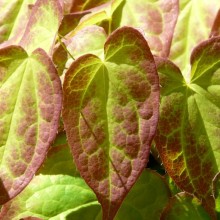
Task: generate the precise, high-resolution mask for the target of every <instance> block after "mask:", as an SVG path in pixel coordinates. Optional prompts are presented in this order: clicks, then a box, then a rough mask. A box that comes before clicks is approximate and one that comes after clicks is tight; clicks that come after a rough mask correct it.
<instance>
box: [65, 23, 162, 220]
mask: <svg viewBox="0 0 220 220" xmlns="http://www.w3.org/2000/svg"><path fill="white" fill-rule="evenodd" d="M104 48H105V60H104V61H102V60H100V59H99V58H98V57H96V56H95V55H84V56H82V57H80V58H79V59H77V60H76V61H75V62H73V64H72V65H71V67H70V69H69V70H68V71H67V73H66V76H65V80H64V91H65V92H64V109H63V119H64V125H65V129H66V131H67V137H68V142H69V144H70V145H71V148H72V153H73V156H74V159H75V162H76V165H77V168H78V169H79V171H80V173H81V175H82V176H83V178H84V179H85V180H86V182H87V183H88V184H89V186H90V187H91V188H92V189H93V190H94V191H95V193H96V195H97V197H98V200H99V201H100V203H101V204H102V208H103V218H104V219H109V220H110V219H113V218H114V216H115V214H116V212H117V210H118V208H119V207H120V205H121V203H122V201H123V199H124V197H125V196H126V194H127V193H128V191H129V190H130V188H131V187H132V186H133V184H134V183H135V181H136V179H137V178H138V176H139V175H140V173H141V171H142V170H143V169H144V167H145V166H146V163H147V160H148V155H149V147H150V144H151V140H152V138H153V136H154V133H155V129H156V124H157V118H158V102H159V100H158V98H159V97H158V96H159V88H158V87H159V86H158V78H157V72H156V68H155V64H154V60H153V57H152V55H151V52H150V49H149V47H148V45H147V42H146V41H145V39H144V37H143V36H142V35H141V34H140V33H139V32H138V31H137V30H136V29H133V28H129V27H123V28H121V29H118V30H117V31H116V32H114V33H113V34H112V35H110V37H109V38H108V40H107V41H106V43H105V47H104Z"/></svg>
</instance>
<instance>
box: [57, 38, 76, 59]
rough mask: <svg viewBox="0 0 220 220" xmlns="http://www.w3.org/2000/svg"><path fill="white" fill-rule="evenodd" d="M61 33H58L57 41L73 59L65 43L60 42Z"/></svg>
mask: <svg viewBox="0 0 220 220" xmlns="http://www.w3.org/2000/svg"><path fill="white" fill-rule="evenodd" d="M61 37H62V36H61V35H60V34H58V41H59V43H60V45H61V46H62V47H63V49H64V50H65V51H66V52H67V53H68V54H69V56H70V57H71V58H72V59H73V60H75V58H74V57H73V55H72V54H71V53H70V52H69V50H68V49H67V48H66V45H65V44H64V43H63V42H62V40H61Z"/></svg>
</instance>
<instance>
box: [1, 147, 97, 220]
mask: <svg viewBox="0 0 220 220" xmlns="http://www.w3.org/2000/svg"><path fill="white" fill-rule="evenodd" d="M90 205H91V206H92V207H93V206H94V205H98V202H97V201H96V196H95V194H94V193H93V192H92V190H91V189H90V188H89V187H88V186H87V185H86V183H85V182H84V180H83V179H82V178H81V177H80V176H79V174H78V172H77V171H76V169H75V166H74V164H73V161H72V155H71V154H70V152H69V149H68V147H67V145H63V146H57V147H54V148H51V150H50V151H49V154H48V158H47V160H46V163H45V166H43V167H42V168H41V169H40V170H39V174H38V175H37V176H35V177H34V178H33V180H32V181H31V182H30V184H29V185H28V186H27V187H26V188H25V189H24V191H22V192H21V193H20V194H19V195H18V196H16V197H15V198H14V199H13V200H11V201H9V202H8V203H6V204H5V205H4V206H3V208H2V210H1V213H0V218H1V219H2V220H11V219H13V220H19V219H21V218H24V217H27V216H32V217H38V218H42V219H53V220H55V219H57V220H60V219H61V217H63V216H66V215H68V214H69V213H77V212H78V210H81V209H83V208H84V207H89V206H90ZM99 210H100V208H99ZM83 211H84V209H83ZM65 219H68V218H65ZM70 219H71V218H70ZM72 219H77V218H72Z"/></svg>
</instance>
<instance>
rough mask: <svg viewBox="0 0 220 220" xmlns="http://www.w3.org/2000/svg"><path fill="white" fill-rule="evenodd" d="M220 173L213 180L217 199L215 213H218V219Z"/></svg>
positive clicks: (219, 215)
mask: <svg viewBox="0 0 220 220" xmlns="http://www.w3.org/2000/svg"><path fill="white" fill-rule="evenodd" d="M219 177H220V173H218V174H216V176H215V178H214V179H213V186H212V189H213V195H214V198H215V211H216V212H217V215H218V217H220V194H219V193H220V179H219Z"/></svg>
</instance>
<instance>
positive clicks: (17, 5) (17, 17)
mask: <svg viewBox="0 0 220 220" xmlns="http://www.w3.org/2000/svg"><path fill="white" fill-rule="evenodd" d="M34 2H35V0H22V1H20V0H10V1H8V0H1V1H0V14H1V17H0V43H2V42H4V41H7V40H9V39H10V40H11V41H12V42H13V43H14V44H15V43H18V42H19V40H20V38H21V37H22V35H23V33H24V30H25V27H26V25H27V22H28V19H29V16H30V12H31V6H32V4H34Z"/></svg>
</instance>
